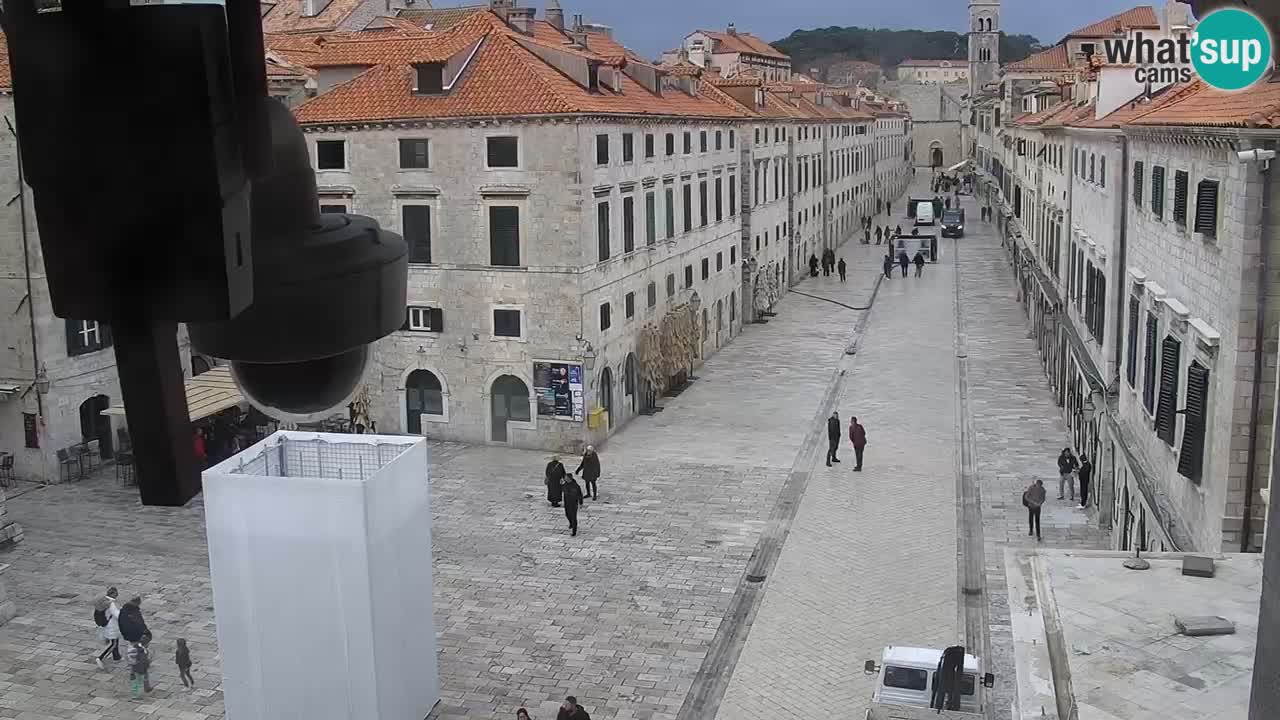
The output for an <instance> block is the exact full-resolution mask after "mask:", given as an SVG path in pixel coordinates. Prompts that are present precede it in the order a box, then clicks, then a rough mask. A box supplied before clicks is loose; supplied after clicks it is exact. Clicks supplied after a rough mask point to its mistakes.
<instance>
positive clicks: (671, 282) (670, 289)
mask: <svg viewBox="0 0 1280 720" xmlns="http://www.w3.org/2000/svg"><path fill="white" fill-rule="evenodd" d="M675 294H676V274H675V273H667V297H671V296H672V295H675Z"/></svg>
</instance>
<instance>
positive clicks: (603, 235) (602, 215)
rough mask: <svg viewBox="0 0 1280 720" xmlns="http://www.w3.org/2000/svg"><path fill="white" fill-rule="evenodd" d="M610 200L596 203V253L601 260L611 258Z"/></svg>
mask: <svg viewBox="0 0 1280 720" xmlns="http://www.w3.org/2000/svg"><path fill="white" fill-rule="evenodd" d="M610 250H611V248H610V247H609V201H607V200H606V201H604V202H601V203H596V255H597V257H598V259H599V261H600V262H604V261H605V260H608V259H609V254H610Z"/></svg>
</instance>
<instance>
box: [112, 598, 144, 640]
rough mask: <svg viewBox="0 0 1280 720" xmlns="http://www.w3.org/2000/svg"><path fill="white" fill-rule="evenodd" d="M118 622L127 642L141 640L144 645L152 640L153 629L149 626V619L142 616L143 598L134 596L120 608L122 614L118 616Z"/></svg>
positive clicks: (121, 633)
mask: <svg viewBox="0 0 1280 720" xmlns="http://www.w3.org/2000/svg"><path fill="white" fill-rule="evenodd" d="M116 624H117V626H119V628H120V637H122V638H124V639H125V642H130V643H136V642H140V643H143V644H144V645H145V644H146V643H147V642H150V639H151V630H150V629H149V628H148V627H147V621H146V620H144V619H143V618H142V598H141V597H140V596H137V595H135V596H133V599H132V600H130V601H129V602H127V603H125V604H124V607H122V608H120V614H119V615H118V616H117V617H116Z"/></svg>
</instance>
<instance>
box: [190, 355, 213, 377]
mask: <svg viewBox="0 0 1280 720" xmlns="http://www.w3.org/2000/svg"><path fill="white" fill-rule="evenodd" d="M207 372H209V361H208V360H205V359H204V358H202V357H199V356H198V355H192V356H191V377H195V376H197V375H203V374H205V373H207Z"/></svg>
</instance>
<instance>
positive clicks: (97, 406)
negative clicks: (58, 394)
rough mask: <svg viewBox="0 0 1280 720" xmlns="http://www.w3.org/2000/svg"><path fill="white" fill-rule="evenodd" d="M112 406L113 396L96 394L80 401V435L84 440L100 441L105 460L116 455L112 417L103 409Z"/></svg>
mask: <svg viewBox="0 0 1280 720" xmlns="http://www.w3.org/2000/svg"><path fill="white" fill-rule="evenodd" d="M109 407H111V398H109V397H107V396H106V395H95V396H93V397H91V398H89V399H88V400H85V401H84V402H82V403H80V436H81V437H82V438H83V441H84V442H89V441H90V440H97V441H98V452H99V454H100V455H101V456H102V459H103V460H110V459H111V457H112V456H113V455H114V453H113V452H112V446H111V418H110V417H109V416H107V415H103V414H102V411H103V410H106V409H107V408H109Z"/></svg>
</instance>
